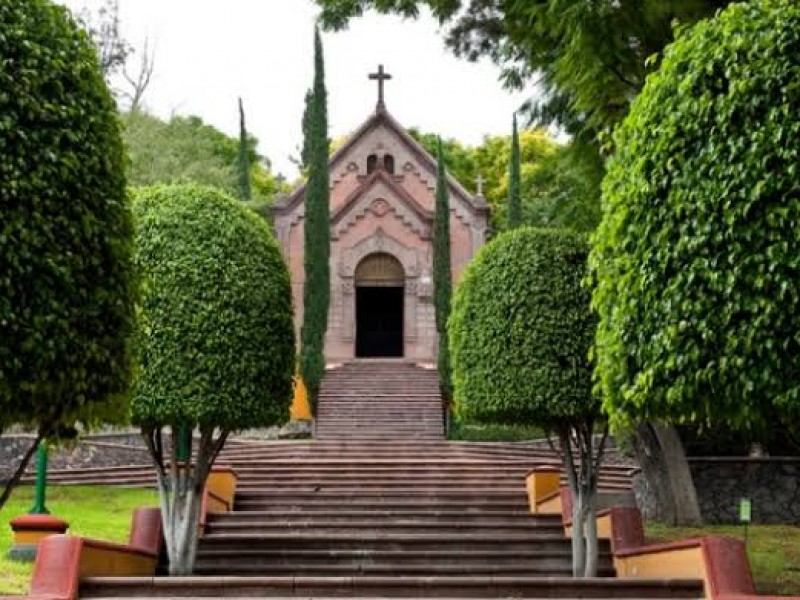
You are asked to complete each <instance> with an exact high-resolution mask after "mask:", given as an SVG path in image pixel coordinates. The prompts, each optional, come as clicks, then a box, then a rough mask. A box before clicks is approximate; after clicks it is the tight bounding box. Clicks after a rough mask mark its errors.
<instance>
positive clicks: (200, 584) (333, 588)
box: [80, 576, 703, 600]
mask: <svg viewBox="0 0 800 600" xmlns="http://www.w3.org/2000/svg"><path fill="white" fill-rule="evenodd" d="M80 596H81V597H82V598H101V597H108V598H112V597H113V598H116V599H119V598H123V597H138V598H142V597H148V598H156V597H159V598H164V597H187V596H193V597H205V598H209V597H211V598H223V597H224V598H232V597H241V598H248V597H255V596H261V597H267V596H268V597H292V598H298V597H306V598H312V597H313V598H316V599H317V600H319V599H320V598H323V597H336V598H343V597H351V598H359V597H360V598H364V597H373V598H381V597H389V596H393V597H405V598H432V597H433V598H444V597H447V598H453V599H454V598H507V597H515V598H519V597H524V598H556V597H558V598H587V597H591V598H597V599H601V598H609V599H610V598H701V597H702V596H703V588H702V582H701V581H700V580H694V579H690V580H682V579H660V580H640V579H611V578H592V579H572V578H569V577H563V578H561V577H480V576H475V577H470V576H460V577H455V576H453V577H403V578H397V577H352V578H351V577H347V578H337V577H214V578H203V577H125V578H122V577H89V578H85V579H83V580H82V581H81V586H80Z"/></svg>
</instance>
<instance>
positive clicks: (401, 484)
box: [74, 477, 627, 494]
mask: <svg viewBox="0 0 800 600" xmlns="http://www.w3.org/2000/svg"><path fill="white" fill-rule="evenodd" d="M131 479H133V478H131ZM74 481H80V479H75V480H74ZM465 488H466V489H467V490H468V491H469V493H473V494H474V493H479V492H483V491H492V490H494V491H495V492H498V493H503V492H505V493H508V494H517V493H522V492H524V490H525V488H524V484H522V483H521V482H520V481H518V480H513V479H512V480H498V481H491V480H485V479H462V480H458V479H453V480H449V481H448V480H443V479H436V478H433V479H419V478H415V479H410V478H396V479H391V478H380V479H374V480H373V479H370V478H364V479H341V480H336V479H333V478H328V479H313V478H307V479H296V480H282V479H271V478H268V477H259V478H247V479H243V480H241V481H239V485H238V489H240V490H260V489H272V490H274V491H291V492H294V493H303V492H319V491H321V490H324V491H342V492H356V491H358V490H363V491H369V492H371V491H406V490H414V491H415V492H419V491H423V490H424V493H429V494H430V493H436V492H444V493H447V492H450V491H453V490H462V489H465ZM602 489H605V490H610V489H627V488H626V487H624V486H622V485H615V484H614V483H613V482H612V483H609V482H604V483H603V484H602Z"/></svg>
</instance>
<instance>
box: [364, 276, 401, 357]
mask: <svg viewBox="0 0 800 600" xmlns="http://www.w3.org/2000/svg"><path fill="white" fill-rule="evenodd" d="M356 356H357V357H359V358H369V357H399V356H403V288H402V287H361V286H360V287H357V288H356Z"/></svg>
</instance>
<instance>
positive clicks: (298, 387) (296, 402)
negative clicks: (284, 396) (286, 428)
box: [290, 375, 312, 421]
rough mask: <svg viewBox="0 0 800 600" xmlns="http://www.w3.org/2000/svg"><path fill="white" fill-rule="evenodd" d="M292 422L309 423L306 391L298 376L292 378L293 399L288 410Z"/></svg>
mask: <svg viewBox="0 0 800 600" xmlns="http://www.w3.org/2000/svg"><path fill="white" fill-rule="evenodd" d="M290 415H291V418H292V421H310V420H311V419H312V416H311V404H310V403H309V401H308V390H307V389H306V384H305V383H303V379H302V378H301V377H300V375H296V376H295V378H294V399H293V400H292V408H291V410H290Z"/></svg>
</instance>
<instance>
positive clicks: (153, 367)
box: [132, 185, 295, 574]
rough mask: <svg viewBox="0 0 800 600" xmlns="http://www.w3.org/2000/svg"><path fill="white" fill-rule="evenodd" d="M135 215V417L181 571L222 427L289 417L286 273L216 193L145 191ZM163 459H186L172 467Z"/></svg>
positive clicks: (270, 242) (261, 230)
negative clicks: (138, 306) (140, 286)
mask: <svg viewBox="0 0 800 600" xmlns="http://www.w3.org/2000/svg"><path fill="white" fill-rule="evenodd" d="M134 211H135V216H136V220H137V233H136V241H137V248H136V259H137V264H138V266H139V268H140V270H141V272H142V275H143V279H144V293H143V297H144V298H143V304H142V310H141V328H140V336H139V337H140V339H139V368H140V375H139V377H138V379H137V381H136V385H135V388H134V389H135V394H134V399H133V411H132V412H133V421H134V423H136V424H138V425H139V426H140V427H141V429H142V433H143V435H144V438H145V441H146V443H147V445H148V448H149V449H150V451H151V453H152V454H153V457H154V460H155V462H156V464H157V465H158V469H157V472H158V484H159V490H160V492H161V497H162V514H163V519H164V527H165V537H166V541H167V549H168V553H169V558H170V572H171V573H173V574H186V573H190V572H191V570H192V566H193V564H194V552H195V547H196V541H197V518H198V511H199V508H200V493H201V492H202V489H203V486H204V484H205V481H206V477H207V476H208V472H209V469H210V468H211V466H212V465H213V462H214V459H215V458H216V456H217V455H218V454H219V452H220V450H221V449H222V446H223V445H224V443H225V440H226V438H227V436H228V434H229V433H230V432H231V431H235V430H240V429H245V428H251V427H266V426H271V425H276V424H279V423H282V422H284V421H286V420H288V418H289V405H290V402H291V397H292V376H293V373H294V365H295V348H294V328H293V324H292V306H291V292H290V287H289V274H288V270H287V268H286V265H285V264H284V261H283V257H282V255H281V253H280V250H279V249H278V246H277V244H276V242H275V240H274V239H273V237H272V234H271V232H270V231H269V229H268V226H267V225H266V223H264V221H263V219H260V218H259V217H258V216H257V215H255V214H254V213H252V211H250V210H249V209H247V208H246V207H244V206H243V205H242V204H241V203H239V202H237V201H235V200H234V199H233V198H231V197H229V196H226V195H225V194H223V193H222V192H219V191H217V190H215V189H214V188H205V187H199V186H192V185H186V186H163V187H155V188H148V189H145V190H142V191H141V192H140V193H139V195H138V197H137V199H136V203H135V205H134ZM166 428H170V430H171V432H172V436H171V438H170V442H169V443H171V444H173V449H172V452H170V451H169V445H168V444H167V443H165V442H164V441H163V440H162V433H163V432H164V430H165V429H166ZM192 431H196V432H198V433H199V441H198V440H193V439H192V436H191V435H190V434H191V432H192ZM195 442H196V444H197V446H196V454H195V459H194V462H193V463H191V462H190V461H189V460H188V457H189V456H191V455H192V445H193V444H194V443H195ZM170 455H172V456H177V457H178V459H179V460H181V459H182V455H183V461H184V462H181V463H180V465H179V466H178V468H177V470H175V469H169V470H168V469H167V464H166V463H167V461H169V460H170ZM174 497H177V498H178V501H177V502H174V501H173V500H172V498H174ZM187 520H188V522H189V523H190V525H189V526H186V525H185V523H186V521H187Z"/></svg>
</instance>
